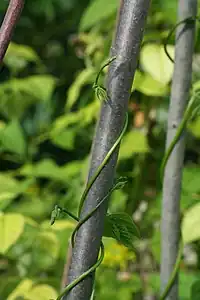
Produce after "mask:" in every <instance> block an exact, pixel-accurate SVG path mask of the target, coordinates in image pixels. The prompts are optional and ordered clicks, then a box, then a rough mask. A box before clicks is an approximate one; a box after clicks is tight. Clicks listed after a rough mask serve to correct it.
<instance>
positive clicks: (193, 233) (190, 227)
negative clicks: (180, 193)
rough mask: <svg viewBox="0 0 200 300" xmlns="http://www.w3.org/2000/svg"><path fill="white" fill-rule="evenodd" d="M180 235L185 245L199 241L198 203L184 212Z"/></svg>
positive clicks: (199, 215) (199, 211)
mask: <svg viewBox="0 0 200 300" xmlns="http://www.w3.org/2000/svg"><path fill="white" fill-rule="evenodd" d="M182 235H183V241H184V243H185V244H187V243H191V242H194V241H196V240H199V239H200V203H198V204H196V205H194V206H192V207H191V208H189V209H188V210H187V211H186V213H185V215H184V218H183V223H182Z"/></svg>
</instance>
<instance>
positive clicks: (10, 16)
mask: <svg viewBox="0 0 200 300" xmlns="http://www.w3.org/2000/svg"><path fill="white" fill-rule="evenodd" d="M23 7H24V0H10V3H9V6H8V9H7V11H6V14H5V17H4V20H3V23H2V25H1V28H0V64H1V63H2V60H3V58H4V55H5V53H6V50H7V48H8V45H9V43H10V40H11V38H12V34H13V31H14V29H15V26H16V24H17V21H18V19H19V17H20V15H21V12H22V9H23Z"/></svg>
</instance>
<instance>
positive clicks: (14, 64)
mask: <svg viewBox="0 0 200 300" xmlns="http://www.w3.org/2000/svg"><path fill="white" fill-rule="evenodd" d="M39 61H40V60H39V57H38V55H37V54H36V53H35V51H34V50H33V49H32V48H31V47H29V46H26V45H19V44H15V43H10V45H9V47H8V50H7V52H6V55H5V58H4V62H5V64H6V65H7V66H8V67H9V68H10V69H11V70H13V71H14V72H17V71H20V70H22V69H23V68H25V67H26V66H27V64H28V63H29V62H39Z"/></svg>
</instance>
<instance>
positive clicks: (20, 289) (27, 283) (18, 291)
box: [7, 279, 33, 300]
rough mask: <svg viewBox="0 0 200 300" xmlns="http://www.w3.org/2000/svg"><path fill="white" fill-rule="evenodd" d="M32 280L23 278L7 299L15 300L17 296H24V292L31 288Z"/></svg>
mask: <svg viewBox="0 0 200 300" xmlns="http://www.w3.org/2000/svg"><path fill="white" fill-rule="evenodd" d="M32 285H33V281H32V280H30V279H24V280H23V281H21V282H20V284H19V285H18V286H17V287H16V288H15V289H14V291H13V292H12V293H11V294H10V295H9V297H8V299H7V300H16V298H17V297H20V296H21V297H26V293H27V292H28V291H29V290H30V289H31V287H32Z"/></svg>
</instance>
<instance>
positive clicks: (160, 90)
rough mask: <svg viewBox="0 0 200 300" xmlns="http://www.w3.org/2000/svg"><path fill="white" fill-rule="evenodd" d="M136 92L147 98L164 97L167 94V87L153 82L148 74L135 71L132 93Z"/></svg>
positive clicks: (155, 81) (158, 82)
mask: <svg viewBox="0 0 200 300" xmlns="http://www.w3.org/2000/svg"><path fill="white" fill-rule="evenodd" d="M133 90H137V91H139V92H141V93H143V94H144V95H147V96H157V97H159V96H164V95H166V94H167V92H168V86H167V85H165V84H163V83H161V82H160V81H157V80H155V79H154V78H153V77H152V76H150V75H149V74H148V73H144V74H142V73H141V72H139V71H136V74H135V78H134V82H133V86H132V91H133Z"/></svg>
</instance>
